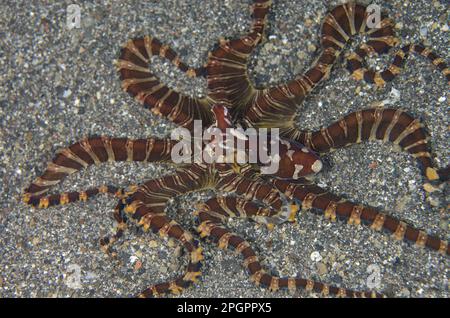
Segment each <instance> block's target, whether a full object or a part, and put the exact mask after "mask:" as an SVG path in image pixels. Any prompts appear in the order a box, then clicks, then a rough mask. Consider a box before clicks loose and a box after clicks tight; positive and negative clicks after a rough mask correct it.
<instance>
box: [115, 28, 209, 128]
mask: <svg viewBox="0 0 450 318" xmlns="http://www.w3.org/2000/svg"><path fill="white" fill-rule="evenodd" d="M153 55H156V56H161V57H164V58H167V59H168V60H169V61H171V62H172V63H173V64H174V65H175V66H176V67H178V68H179V69H180V70H181V71H183V72H185V73H186V74H187V75H188V76H191V77H195V76H198V75H203V74H204V73H205V69H204V68H198V69H193V68H190V67H188V66H187V65H186V64H185V63H183V62H182V61H181V60H180V58H179V57H178V55H177V54H176V53H175V51H173V50H172V49H171V48H170V47H169V46H167V45H164V44H162V43H161V42H160V41H159V40H157V39H155V38H151V37H149V36H145V37H143V38H137V39H134V40H130V41H128V42H127V43H126V44H125V46H124V47H123V48H122V51H121V54H120V57H119V59H118V60H117V62H116V66H117V70H118V71H119V72H120V78H121V80H122V88H123V89H124V90H125V91H127V92H128V93H129V94H130V95H131V96H133V97H135V99H136V100H137V101H139V102H140V103H141V104H143V105H144V106H145V107H146V108H149V109H150V110H151V111H152V112H153V113H155V114H158V115H162V116H164V117H166V118H167V119H169V120H171V121H172V122H174V123H175V124H177V125H180V126H182V127H186V128H189V129H192V127H193V121H194V120H202V121H204V122H205V123H209V124H211V121H212V113H211V111H210V110H209V104H210V100H209V99H208V98H206V97H205V98H193V97H190V96H185V95H183V94H181V93H179V92H177V91H175V90H173V89H171V88H169V87H167V86H166V85H165V84H163V83H161V82H160V80H159V79H158V78H157V77H156V76H155V75H154V74H153V73H151V71H150V70H149V68H148V65H149V63H150V61H151V56H153Z"/></svg>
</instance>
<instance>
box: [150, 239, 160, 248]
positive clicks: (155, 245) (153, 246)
mask: <svg viewBox="0 0 450 318" xmlns="http://www.w3.org/2000/svg"><path fill="white" fill-rule="evenodd" d="M148 246H150V247H151V248H155V247H157V246H158V242H156V241H155V240H151V241H150V242H149V243H148Z"/></svg>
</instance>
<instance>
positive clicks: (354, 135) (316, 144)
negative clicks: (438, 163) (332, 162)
mask: <svg viewBox="0 0 450 318" xmlns="http://www.w3.org/2000/svg"><path fill="white" fill-rule="evenodd" d="M286 135H287V136H289V138H293V139H295V140H297V141H299V142H301V143H303V144H305V145H307V146H308V147H309V148H311V149H313V150H315V151H317V152H319V153H326V152H329V151H332V150H334V149H339V148H342V147H345V146H349V145H352V144H355V143H360V142H363V141H367V140H369V141H370V140H382V141H384V142H388V141H389V142H392V143H394V144H396V145H399V146H400V147H401V148H402V149H403V150H404V151H407V152H408V153H410V154H411V155H412V156H413V157H414V158H416V159H417V160H418V161H419V163H420V167H421V169H422V174H423V175H424V176H425V178H426V179H427V182H435V181H437V180H440V181H446V180H448V178H449V174H448V168H444V169H440V170H438V169H436V168H435V167H434V166H433V161H432V155H431V150H430V145H429V138H428V136H427V133H426V131H425V129H424V127H423V124H422V123H421V122H420V121H419V120H418V119H414V118H413V117H412V116H411V115H409V114H408V113H406V112H405V111H402V110H399V109H391V108H381V107H377V108H369V109H364V110H360V111H356V112H353V113H351V114H349V115H347V116H345V117H343V118H342V119H340V120H338V121H336V122H335V123H333V124H331V125H330V126H328V127H326V128H322V129H320V130H318V131H314V132H310V131H300V130H295V129H293V130H291V131H290V132H288V133H287V134H286ZM427 184H428V183H427ZM430 186H431V185H430ZM426 189H427V187H426Z"/></svg>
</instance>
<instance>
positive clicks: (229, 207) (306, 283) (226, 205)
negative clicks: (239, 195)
mask: <svg viewBox="0 0 450 318" xmlns="http://www.w3.org/2000/svg"><path fill="white" fill-rule="evenodd" d="M242 202H243V203H245V204H244V205H242V204H239V203H238V201H236V199H235V198H212V199H210V200H208V201H207V202H206V203H205V204H203V205H202V206H201V207H200V209H199V210H198V211H197V214H198V218H199V223H200V225H199V226H198V229H197V230H198V232H199V234H200V236H201V237H208V238H210V239H212V240H213V241H214V242H216V244H217V245H218V247H219V248H222V249H227V248H229V247H232V248H233V249H234V251H235V252H236V254H238V255H239V254H241V255H242V257H243V259H244V261H243V264H244V267H245V268H246V269H247V270H248V271H249V274H250V276H251V280H252V281H254V282H255V284H256V285H261V286H263V287H265V288H268V289H269V290H270V291H273V292H275V291H277V290H279V289H288V290H289V291H290V292H295V291H296V290H298V289H306V290H307V291H311V292H316V293H321V294H322V295H324V296H328V295H330V294H331V295H337V296H340V297H382V295H381V294H378V293H375V292H355V291H352V290H349V289H345V288H338V287H335V286H329V285H326V284H324V283H320V282H316V281H313V280H309V279H305V278H300V277H289V278H288V277H283V278H280V277H276V276H273V275H271V274H269V273H268V271H266V270H265V269H264V268H263V266H262V264H261V262H260V260H259V258H258V256H257V254H256V253H255V251H254V249H253V248H252V247H251V245H250V243H249V242H247V241H246V240H244V239H243V238H242V237H240V236H239V235H237V234H235V233H233V232H231V231H230V230H228V229H227V228H226V227H225V226H224V224H223V223H224V221H225V220H227V219H228V218H229V217H230V216H241V217H242V216H248V217H250V216H254V215H257V214H258V213H261V212H260V211H261V210H258V207H257V206H256V205H254V204H252V203H251V202H248V201H242Z"/></svg>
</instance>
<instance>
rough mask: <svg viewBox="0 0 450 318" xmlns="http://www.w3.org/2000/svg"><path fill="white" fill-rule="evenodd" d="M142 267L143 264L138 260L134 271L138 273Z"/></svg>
mask: <svg viewBox="0 0 450 318" xmlns="http://www.w3.org/2000/svg"><path fill="white" fill-rule="evenodd" d="M141 267H142V262H141V261H140V260H138V261H137V262H136V263H135V264H134V270H135V271H138V270H139V269H141Z"/></svg>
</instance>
